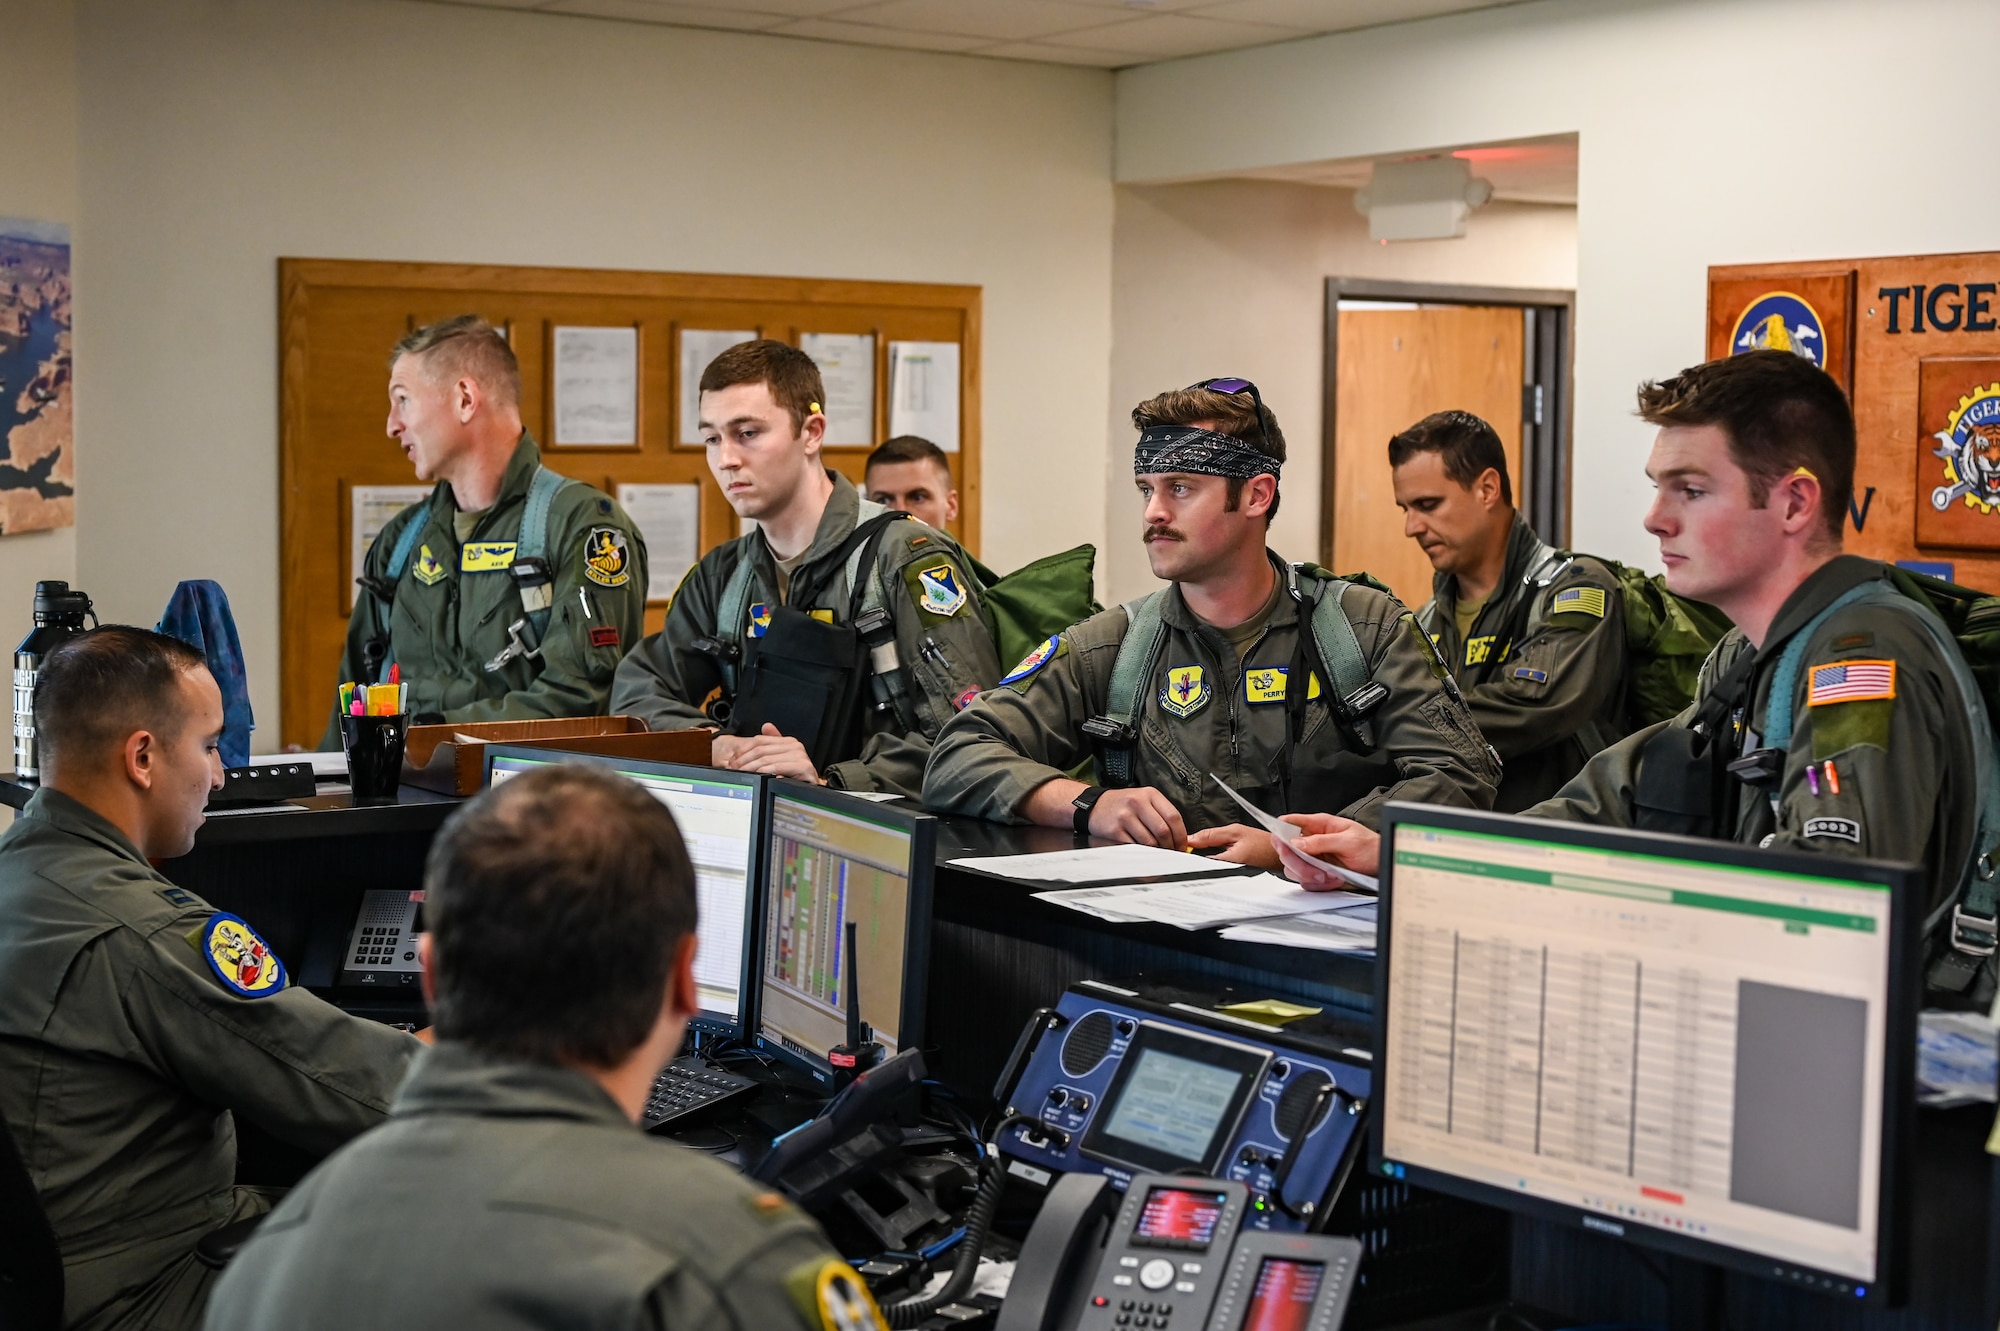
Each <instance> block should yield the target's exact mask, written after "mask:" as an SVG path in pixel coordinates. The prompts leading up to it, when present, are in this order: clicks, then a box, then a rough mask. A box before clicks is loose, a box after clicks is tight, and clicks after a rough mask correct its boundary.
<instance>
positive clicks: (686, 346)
mask: <svg viewBox="0 0 2000 1331" xmlns="http://www.w3.org/2000/svg"><path fill="white" fill-rule="evenodd" d="M756 340H757V334H756V331H755V330H754V329H752V330H746V331H741V332H733V333H725V332H713V331H711V330H709V329H705V328H683V329H681V366H680V369H681V421H680V426H681V434H680V441H681V442H682V443H683V444H692V445H694V446H695V447H696V448H699V447H701V442H702V440H701V376H702V372H703V371H705V370H706V369H708V365H709V362H710V361H712V360H714V359H715V358H716V357H717V356H720V355H721V354H722V353H723V352H725V351H727V350H729V349H730V348H731V347H733V346H735V345H736V344H737V343H739V342H755V341H756ZM649 553H650V552H649Z"/></svg>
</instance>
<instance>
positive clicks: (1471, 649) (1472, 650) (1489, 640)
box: [1465, 633, 1500, 666]
mask: <svg viewBox="0 0 2000 1331" xmlns="http://www.w3.org/2000/svg"><path fill="white" fill-rule="evenodd" d="M1499 640H1500V635H1499V634H1497V633H1489V634H1487V635H1486V636H1485V637H1483V638H1467V639H1466V640H1465V663H1466V664H1467V665H1469V666H1476V665H1485V664H1486V658H1487V657H1489V656H1491V655H1493V644H1494V643H1496V642H1498V641H1499Z"/></svg>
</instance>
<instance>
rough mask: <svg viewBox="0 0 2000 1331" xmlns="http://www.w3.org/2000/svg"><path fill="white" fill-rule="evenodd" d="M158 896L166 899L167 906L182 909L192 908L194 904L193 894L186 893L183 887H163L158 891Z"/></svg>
mask: <svg viewBox="0 0 2000 1331" xmlns="http://www.w3.org/2000/svg"><path fill="white" fill-rule="evenodd" d="M160 895H161V896H163V897H165V898H166V899H167V904H168V905H169V906H183V907H184V906H192V905H194V904H195V895H194V893H192V892H190V891H188V890H187V889H186V888H184V887H163V888H161V889H160Z"/></svg>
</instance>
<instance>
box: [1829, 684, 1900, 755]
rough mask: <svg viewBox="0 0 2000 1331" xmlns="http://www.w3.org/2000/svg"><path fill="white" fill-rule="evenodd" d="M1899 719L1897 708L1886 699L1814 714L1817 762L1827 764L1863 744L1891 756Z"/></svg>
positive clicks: (1849, 704)
mask: <svg viewBox="0 0 2000 1331" xmlns="http://www.w3.org/2000/svg"><path fill="white" fill-rule="evenodd" d="M1895 719H1896V704H1895V703H1893V702H1889V701H1886V700H1883V699H1876V700H1875V701H1873V702H1856V703H1848V704H1846V705H1845V706H1841V707H1822V708H1821V709H1820V710H1818V711H1816V712H1812V713H1810V714H1809V724H1810V725H1811V726H1812V744H1813V761H1814V762H1824V761H1826V760H1827V759H1828V758H1831V757H1833V756H1834V755H1835V754H1838V753H1845V752H1847V751H1848V750H1849V749H1852V748H1858V747H1859V746H1861V745H1863V744H1866V745H1869V746H1871V747H1873V748H1877V749H1881V750H1883V751H1884V752H1887V750H1888V748H1889V732H1890V728H1891V725H1892V723H1893V722H1894V721H1895Z"/></svg>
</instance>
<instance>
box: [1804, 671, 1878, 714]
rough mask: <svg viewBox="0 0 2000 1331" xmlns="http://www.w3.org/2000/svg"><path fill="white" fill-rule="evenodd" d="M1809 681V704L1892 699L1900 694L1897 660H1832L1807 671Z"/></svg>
mask: <svg viewBox="0 0 2000 1331" xmlns="http://www.w3.org/2000/svg"><path fill="white" fill-rule="evenodd" d="M1806 680H1807V684H1806V706H1808V707H1827V706H1831V705H1833V704H1835V703H1849V702H1876V701H1883V700H1889V699H1893V698H1894V697H1895V696H1896V663H1895V662H1894V661H1893V660H1888V661H1831V662H1828V663H1827V664H1825V665H1816V666H1813V667H1812V668H1811V669H1810V670H1809V671H1808V672H1807V673H1806Z"/></svg>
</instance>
